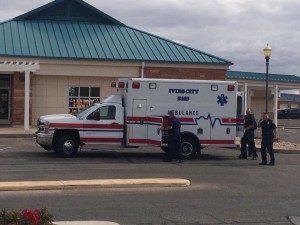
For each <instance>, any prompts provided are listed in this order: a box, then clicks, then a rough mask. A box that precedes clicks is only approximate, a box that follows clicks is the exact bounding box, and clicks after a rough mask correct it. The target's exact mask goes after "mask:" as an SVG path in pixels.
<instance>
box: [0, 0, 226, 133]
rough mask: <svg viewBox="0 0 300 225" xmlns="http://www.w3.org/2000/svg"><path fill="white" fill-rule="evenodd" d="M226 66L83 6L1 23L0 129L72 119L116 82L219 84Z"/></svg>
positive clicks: (52, 7) (73, 1)
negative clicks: (62, 116) (47, 118)
mask: <svg viewBox="0 0 300 225" xmlns="http://www.w3.org/2000/svg"><path fill="white" fill-rule="evenodd" d="M230 65H232V62H230V61H228V60H225V59H222V58H220V57H217V56H213V55H210V54H207V53H204V52H201V51H199V50H196V49H193V48H190V47H188V46H184V45H181V44H178V43H176V42H173V41H170V40H167V39H164V38H162V37H158V36H156V35H153V34H150V33H147V32H144V31H140V30H137V29H135V28H132V27H129V26H126V25H125V24H123V23H122V22H120V21H118V20H116V19H114V18H113V17H111V16H109V15H107V14H105V13H104V12H102V11H100V10H98V9H96V8H94V7H93V6H91V5H89V4H87V3H85V2H84V1H82V0H55V1H53V2H51V3H49V4H46V5H44V6H42V7H39V8H37V9H35V10H32V11H30V12H28V13H25V14H23V15H21V16H18V17H16V18H13V19H11V20H9V21H5V22H2V23H0V101H1V104H0V124H8V125H13V126H17V125H24V127H25V129H29V126H30V125H35V124H36V122H35V121H36V120H37V118H38V117H39V116H41V115H45V114H53V113H76V112H78V111H79V110H81V109H82V108H84V107H87V106H88V105H89V104H91V103H92V102H97V101H101V100H102V99H104V98H105V97H107V96H109V95H111V94H112V92H113V90H112V89H111V87H110V84H111V82H112V81H114V80H115V79H117V78H120V77H147V78H181V79H187V78H188V79H206V80H208V79H213V80H225V79H226V71H227V70H228V69H229V66H230Z"/></svg>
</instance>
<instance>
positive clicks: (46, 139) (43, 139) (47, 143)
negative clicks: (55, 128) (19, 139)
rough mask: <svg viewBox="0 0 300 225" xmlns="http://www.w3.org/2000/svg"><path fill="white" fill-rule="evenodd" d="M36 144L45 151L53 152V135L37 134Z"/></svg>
mask: <svg viewBox="0 0 300 225" xmlns="http://www.w3.org/2000/svg"><path fill="white" fill-rule="evenodd" d="M35 137H36V143H38V144H39V145H40V146H42V147H43V148H44V149H46V150H48V149H50V150H51V147H52V140H53V134H51V133H36V135H35Z"/></svg>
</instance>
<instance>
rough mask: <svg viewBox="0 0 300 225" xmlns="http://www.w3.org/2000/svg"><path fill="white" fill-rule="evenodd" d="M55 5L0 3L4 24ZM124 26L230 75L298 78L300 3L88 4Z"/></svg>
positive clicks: (155, 0) (175, 0)
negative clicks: (226, 67)
mask: <svg viewBox="0 0 300 225" xmlns="http://www.w3.org/2000/svg"><path fill="white" fill-rule="evenodd" d="M49 2H51V1H48V0H34V1H32V0H22V1H20V0H10V1H6V0H0V21H5V20H9V19H12V18H14V17H16V16H18V15H21V14H23V13H26V12H28V11H30V10H32V9H35V8H37V7H39V6H42V5H44V4H46V3H49ZM86 2H87V3H89V4H90V5H92V6H94V7H96V8H97V9H99V10H101V11H103V12H105V13H106V14H108V15H110V16H112V17H114V18H115V19H117V20H119V21H121V22H123V23H124V24H126V25H127V26H130V27H134V28H137V29H140V30H142V31H146V32H149V33H152V34H155V35H158V36H160V37H163V38H167V39H170V40H175V41H178V42H180V43H182V44H184V45H187V46H189V47H192V48H195V49H197V50H200V51H203V52H207V53H209V54H212V55H215V56H218V57H221V58H223V59H226V60H229V61H231V62H233V63H234V65H233V66H230V69H231V70H238V71H249V72H262V73H265V70H266V66H265V59H264V55H263V49H264V48H265V47H266V45H267V43H269V45H270V46H271V47H272V49H273V51H272V56H271V59H270V69H269V71H270V73H279V74H292V75H298V76H300V13H299V12H300V0H144V1H141V0H126V1H125V0H109V1H107V0H86Z"/></svg>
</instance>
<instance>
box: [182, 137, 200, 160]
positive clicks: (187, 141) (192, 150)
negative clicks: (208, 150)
mask: <svg viewBox="0 0 300 225" xmlns="http://www.w3.org/2000/svg"><path fill="white" fill-rule="evenodd" d="M196 152H197V146H196V143H195V141H194V140H193V139H192V138H189V137H183V138H182V139H181V155H182V158H183V159H192V158H193V157H194V156H195V154H196Z"/></svg>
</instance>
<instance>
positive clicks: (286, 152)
mask: <svg viewBox="0 0 300 225" xmlns="http://www.w3.org/2000/svg"><path fill="white" fill-rule="evenodd" d="M256 151H257V152H261V149H260V148H259V147H256ZM273 151H274V153H282V154H300V150H286V149H276V148H275V149H273Z"/></svg>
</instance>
